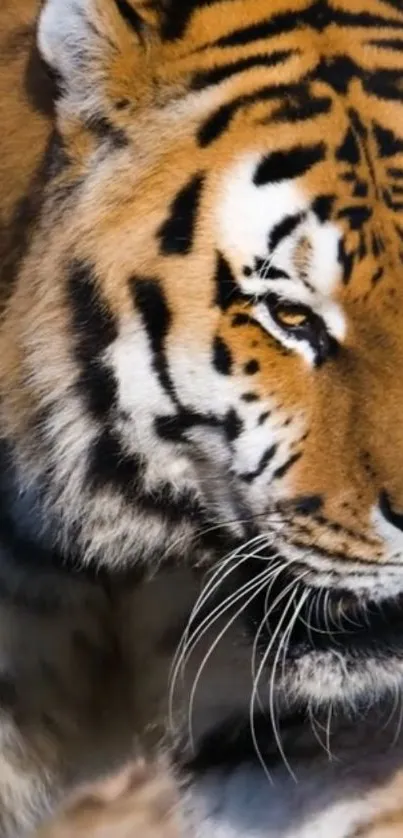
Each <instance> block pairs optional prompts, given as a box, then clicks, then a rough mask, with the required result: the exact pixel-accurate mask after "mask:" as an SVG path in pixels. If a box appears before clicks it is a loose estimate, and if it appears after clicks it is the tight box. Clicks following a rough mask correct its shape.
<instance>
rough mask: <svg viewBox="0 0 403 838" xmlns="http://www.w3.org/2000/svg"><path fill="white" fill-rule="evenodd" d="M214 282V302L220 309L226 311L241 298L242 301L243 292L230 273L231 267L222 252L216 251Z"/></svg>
mask: <svg viewBox="0 0 403 838" xmlns="http://www.w3.org/2000/svg"><path fill="white" fill-rule="evenodd" d="M215 283H216V298H215V303H216V305H218V306H219V308H221V309H222V311H227V309H228V308H230V306H232V305H234V304H235V303H237V302H240V301H241V300H243V301H244V297H243V294H242V292H241V289H240V287H239V285H238V284H237V282H236V279H235V276H234V274H233V273H232V270H231V267H230V265H229V263H228V262H227V260H226V259H225V258H224V256H223V255H222V253H217V267H216V272H215Z"/></svg>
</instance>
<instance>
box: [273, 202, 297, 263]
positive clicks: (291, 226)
mask: <svg viewBox="0 0 403 838" xmlns="http://www.w3.org/2000/svg"><path fill="white" fill-rule="evenodd" d="M303 218H304V215H303V213H300V212H298V213H295V214H294V215H286V216H285V218H283V219H282V220H281V221H279V222H278V224H276V225H275V226H274V227H273V229H272V231H271V233H270V236H269V251H270V253H272V252H273V250H275V248H276V247H278V245H279V244H280V242H282V241H283V239H286V238H287V237H288V236H291V235H292V233H293V232H294V230H295V229H296V228H297V227H298V225H299V224H300V223H301V221H302V220H303Z"/></svg>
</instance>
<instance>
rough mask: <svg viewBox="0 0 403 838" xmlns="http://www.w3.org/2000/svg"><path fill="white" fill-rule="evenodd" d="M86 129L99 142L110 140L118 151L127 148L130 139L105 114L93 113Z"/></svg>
mask: <svg viewBox="0 0 403 838" xmlns="http://www.w3.org/2000/svg"><path fill="white" fill-rule="evenodd" d="M85 124H86V127H87V128H88V130H89V131H91V133H92V134H94V135H95V136H96V137H97V139H98V140H101V141H102V140H109V142H110V144H111V145H112V147H113V148H114V149H116V150H117V151H118V150H119V149H121V148H127V146H128V145H129V139H128V137H127V136H126V134H125V132H124V131H123V130H122V129H121V128H117V127H116V125H114V124H113V122H111V120H110V119H109V118H108V117H107V116H105V114H100V113H93V114H91V116H90V117H88V119H87V120H86V123H85Z"/></svg>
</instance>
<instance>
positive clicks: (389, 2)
mask: <svg viewBox="0 0 403 838" xmlns="http://www.w3.org/2000/svg"><path fill="white" fill-rule="evenodd" d="M379 2H380V3H383V5H384V6H389V8H390V9H395V11H396V12H400V13H402V11H403V7H402V0H379Z"/></svg>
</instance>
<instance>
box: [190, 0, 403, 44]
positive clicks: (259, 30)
mask: <svg viewBox="0 0 403 838" xmlns="http://www.w3.org/2000/svg"><path fill="white" fill-rule="evenodd" d="M397 2H400V0H397ZM331 24H338V25H339V26H345V27H363V28H366V29H368V28H371V27H373V28H378V27H384V28H387V29H403V22H402V23H399V21H397V20H392V19H390V18H385V17H382V16H381V15H375V14H371V13H370V12H356V13H355V12H346V11H343V10H341V9H330V7H329V5H328V3H327V2H326V0H316V2H314V3H312V5H311V6H309V8H307V9H303V10H302V11H299V12H298V11H292V12H285V13H280V14H277V15H273V16H272V17H269V19H268V20H267V18H266V19H265V20H263V21H260V22H258V23H253V24H250V25H248V26H244V27H241V28H239V29H235V30H233V31H232V32H231V33H230V34H229V35H224V36H222V37H220V38H218V39H217V40H215V41H212V42H210V43H208V44H205V45H204V49H208V48H209V47H237V46H244V45H245V44H250V43H253V42H254V41H258V40H263V39H268V38H276V37H279V36H280V35H284V34H286V33H288V32H294V31H295V30H298V29H301V28H302V27H309V28H311V29H313V30H315V31H319V32H322V31H324V29H326V28H327V27H328V26H330V25H331Z"/></svg>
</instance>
